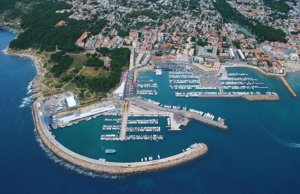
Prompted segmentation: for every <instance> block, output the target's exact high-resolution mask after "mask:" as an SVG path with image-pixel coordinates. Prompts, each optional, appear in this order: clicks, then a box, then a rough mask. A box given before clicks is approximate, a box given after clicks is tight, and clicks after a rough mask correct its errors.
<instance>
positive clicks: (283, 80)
mask: <svg viewBox="0 0 300 194" xmlns="http://www.w3.org/2000/svg"><path fill="white" fill-rule="evenodd" d="M280 79H281V81H282V82H283V84H284V85H285V87H286V88H287V89H288V90H289V92H290V93H291V94H292V96H294V97H297V94H296V92H295V91H294V90H293V88H292V87H291V86H290V84H289V83H288V82H287V81H286V79H285V78H284V77H283V76H281V77H280Z"/></svg>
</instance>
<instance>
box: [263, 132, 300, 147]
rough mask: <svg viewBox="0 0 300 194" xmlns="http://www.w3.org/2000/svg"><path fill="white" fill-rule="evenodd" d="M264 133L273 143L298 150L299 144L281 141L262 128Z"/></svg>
mask: <svg viewBox="0 0 300 194" xmlns="http://www.w3.org/2000/svg"><path fill="white" fill-rule="evenodd" d="M263 129H264V131H265V132H266V133H267V134H268V135H269V136H270V137H272V138H273V139H274V140H275V141H277V142H279V143H280V144H281V145H284V146H286V147H289V148H295V149H298V148H300V143H296V142H289V141H286V140H283V139H281V138H279V137H277V136H275V135H273V134H272V133H271V132H270V131H268V130H267V129H266V128H265V127H263Z"/></svg>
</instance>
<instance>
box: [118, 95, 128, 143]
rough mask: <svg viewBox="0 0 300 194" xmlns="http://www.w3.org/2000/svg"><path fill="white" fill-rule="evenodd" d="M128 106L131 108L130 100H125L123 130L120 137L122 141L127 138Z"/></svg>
mask: <svg viewBox="0 0 300 194" xmlns="http://www.w3.org/2000/svg"><path fill="white" fill-rule="evenodd" d="M128 108H129V102H128V101H127V100H125V103H124V108H123V116H122V124H121V130H120V137H119V139H120V140H121V141H124V140H126V128H127V122H128V114H127V112H128Z"/></svg>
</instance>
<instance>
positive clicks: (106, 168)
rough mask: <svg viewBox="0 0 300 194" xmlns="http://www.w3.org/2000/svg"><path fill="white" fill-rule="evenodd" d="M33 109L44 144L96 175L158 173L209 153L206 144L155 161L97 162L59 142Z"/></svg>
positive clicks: (36, 109)
mask: <svg viewBox="0 0 300 194" xmlns="http://www.w3.org/2000/svg"><path fill="white" fill-rule="evenodd" d="M32 108H33V109H32V110H33V117H34V122H35V126H36V129H37V132H38V134H39V136H40V138H41V140H42V141H43V143H44V144H45V145H46V146H47V147H48V148H49V149H50V150H51V151H52V152H53V153H54V154H55V155H56V156H58V157H59V158H61V159H63V160H65V161H67V162H69V163H71V164H73V165H75V166H78V167H80V168H83V169H86V170H89V171H92V172H95V173H104V174H111V175H129V174H135V173H143V172H151V171H157V170H162V169H166V168H170V167H174V166H178V165H180V164H183V163H186V162H189V161H192V160H194V159H196V158H199V157H201V156H203V155H204V154H206V153H207V151H208V147H207V146H206V144H203V143H196V144H193V145H192V146H191V147H189V148H187V149H186V150H185V151H184V152H182V153H179V154H176V155H173V156H170V157H166V158H162V159H158V160H153V161H147V162H130V163H129V162H124V163H123V162H107V161H102V160H95V159H91V158H87V157H84V156H82V155H79V154H77V153H75V152H72V151H71V150H68V149H67V148H65V147H64V146H62V145H61V144H60V143H59V142H57V141H56V140H55V139H54V137H53V136H52V135H51V133H50V132H49V130H48V129H47V126H46V125H45V123H44V122H43V121H42V120H41V117H40V115H39V110H38V105H37V102H35V103H34V104H33V107H32Z"/></svg>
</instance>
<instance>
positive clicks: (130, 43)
mask: <svg viewBox="0 0 300 194" xmlns="http://www.w3.org/2000/svg"><path fill="white" fill-rule="evenodd" d="M249 2H250V3H249ZM67 3H68V4H70V5H72V8H70V9H65V10H58V11H57V13H65V12H67V13H71V15H70V16H69V18H73V19H76V20H91V19H92V18H94V17H95V16H97V17H98V19H100V20H107V21H109V22H108V23H107V25H106V27H105V28H103V29H102V30H101V32H100V33H98V34H93V33H91V32H84V33H83V34H82V35H81V36H80V37H79V38H78V39H77V41H76V43H75V44H76V45H77V46H79V47H83V48H85V49H88V50H94V49H98V48H101V47H105V48H119V47H132V49H133V52H134V54H135V55H136V56H135V63H136V64H137V65H139V66H145V65H148V64H149V63H150V62H151V59H152V57H153V56H155V57H158V56H161V55H163V56H177V57H179V58H180V59H181V60H188V62H190V63H193V64H195V65H199V66H203V68H207V69H212V70H213V69H214V68H215V67H216V66H218V64H219V63H222V62H224V61H229V62H233V63H243V64H248V65H252V66H257V67H259V68H260V69H262V70H263V71H265V72H270V73H274V74H284V72H285V71H286V70H285V69H286V68H289V67H290V66H295V64H298V63H299V41H300V38H299V23H298V21H299V12H300V10H299V6H300V5H299V2H296V3H292V2H290V3H289V5H290V7H291V9H290V10H289V12H288V13H287V14H286V15H285V17H283V16H282V17H279V16H278V19H276V20H272V22H269V20H270V17H271V16H272V15H274V12H275V11H274V10H273V9H271V8H270V7H268V6H266V5H265V4H262V3H260V2H252V1H228V3H229V4H230V6H232V7H233V8H235V9H236V10H237V11H238V12H240V13H241V14H242V15H243V16H244V17H246V18H250V19H254V20H258V19H259V20H261V21H263V22H264V23H265V24H268V25H270V26H272V27H274V28H276V29H280V30H282V31H283V32H284V33H285V35H286V38H285V39H286V41H284V42H282V41H278V42H277V41H275V42H274V41H264V42H262V41H259V42H258V37H257V35H255V34H253V33H252V32H251V31H249V30H247V28H245V27H243V26H241V25H240V24H237V23H224V24H223V25H221V24H222V22H223V21H222V16H221V15H220V13H219V12H218V11H217V10H216V9H214V2H213V1H210V0H205V1H200V2H199V4H198V3H193V2H192V1H191V2H187V1H180V2H176V1H175V2H172V1H157V2H147V1H133V2H128V3H126V2H125V3H121V6H120V2H119V1H87V2H86V3H85V4H83V3H82V2H81V1H76V0H75V1H67ZM174 5H176V6H174ZM185 5H189V6H185ZM116 7H118V9H116ZM196 8H198V9H196ZM139 9H141V10H143V11H138V10H139ZM153 9H154V10H156V11H153ZM112 10H114V11H112ZM160 10H161V12H160V13H159V11H160ZM176 13H177V15H176ZM253 13H255V14H253ZM98 15H99V16H98ZM279 15H281V14H280V13H279ZM63 24H64V22H63V21H59V22H58V24H57V25H63ZM64 25H67V24H64ZM267 40H268V38H267Z"/></svg>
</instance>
